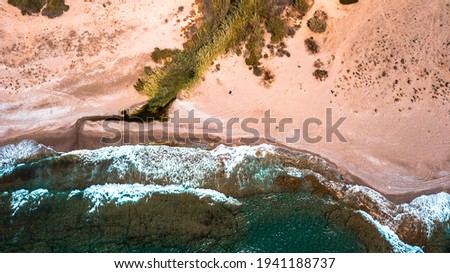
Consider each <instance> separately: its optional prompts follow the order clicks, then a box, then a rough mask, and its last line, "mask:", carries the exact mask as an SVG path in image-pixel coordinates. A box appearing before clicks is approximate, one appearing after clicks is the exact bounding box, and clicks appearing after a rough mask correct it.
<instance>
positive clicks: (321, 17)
mask: <svg viewBox="0 0 450 273" xmlns="http://www.w3.org/2000/svg"><path fill="white" fill-rule="evenodd" d="M327 19H328V15H327V14H326V12H325V11H322V10H316V12H314V16H313V18H311V19H309V20H308V27H309V29H311V31H312V32H315V33H322V32H325V31H326V30H327Z"/></svg>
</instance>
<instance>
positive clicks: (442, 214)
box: [401, 192, 450, 237]
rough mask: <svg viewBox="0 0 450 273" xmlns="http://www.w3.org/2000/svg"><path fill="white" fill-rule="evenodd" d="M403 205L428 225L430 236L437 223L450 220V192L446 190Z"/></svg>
mask: <svg viewBox="0 0 450 273" xmlns="http://www.w3.org/2000/svg"><path fill="white" fill-rule="evenodd" d="M401 206H402V207H403V209H404V210H405V211H406V212H407V213H409V214H413V215H415V216H416V217H417V218H419V219H420V220H421V221H422V222H423V223H424V224H425V225H426V228H427V236H428V237H430V236H431V235H432V234H433V231H434V229H435V227H436V224H437V223H449V222H450V194H448V193H445V192H441V193H438V194H433V195H424V196H420V197H418V198H416V199H414V200H413V201H412V202H411V203H409V204H403V205H401Z"/></svg>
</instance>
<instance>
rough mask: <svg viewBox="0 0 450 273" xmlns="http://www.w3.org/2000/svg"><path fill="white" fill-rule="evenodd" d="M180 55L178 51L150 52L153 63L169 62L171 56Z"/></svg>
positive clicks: (158, 49) (156, 49) (157, 50)
mask: <svg viewBox="0 0 450 273" xmlns="http://www.w3.org/2000/svg"><path fill="white" fill-rule="evenodd" d="M178 53H180V50H179V49H168V48H166V49H160V48H158V47H157V48H155V50H154V51H153V52H152V60H153V61H154V62H155V63H163V62H165V61H170V60H171V59H172V58H173V56H175V55H176V54H178Z"/></svg>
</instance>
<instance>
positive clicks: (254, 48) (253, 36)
mask: <svg viewBox="0 0 450 273" xmlns="http://www.w3.org/2000/svg"><path fill="white" fill-rule="evenodd" d="M250 29H251V33H250V35H249V38H248V42H247V44H246V45H245V48H246V49H247V54H249V56H248V57H247V58H246V59H245V63H246V64H247V65H251V66H258V65H260V62H259V60H260V59H261V58H262V57H263V56H262V51H263V48H264V44H265V42H264V30H263V29H262V27H261V25H260V24H259V22H257V21H253V22H252V23H251V26H250Z"/></svg>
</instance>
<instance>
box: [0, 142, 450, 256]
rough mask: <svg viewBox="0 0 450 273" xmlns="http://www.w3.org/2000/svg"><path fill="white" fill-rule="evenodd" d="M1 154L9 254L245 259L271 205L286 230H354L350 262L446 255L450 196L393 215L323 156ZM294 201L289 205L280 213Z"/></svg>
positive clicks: (1, 246) (134, 149) (261, 151)
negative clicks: (366, 257) (305, 222)
mask: <svg viewBox="0 0 450 273" xmlns="http://www.w3.org/2000/svg"><path fill="white" fill-rule="evenodd" d="M0 151H1V156H0V159H1V164H2V165H1V169H0V193H1V198H0V211H1V218H2V226H1V234H2V236H1V241H0V251H6V252H10V251H14V252H15V251H23V252H36V251H37V252H117V251H121V252H131V251H182V252H185V251H187V252H197V251H213V252H217V251H228V252H230V251H231V252H233V251H241V250H242V249H246V248H245V244H246V242H247V241H248V240H249V239H248V238H249V237H251V232H250V231H249V230H252V226H255V225H256V226H257V224H252V223H255V221H256V220H252V219H253V218H255V217H254V215H257V214H258V213H259V212H258V211H262V210H260V209H259V208H261V209H263V207H264V206H262V205H261V206H254V205H252V204H255V202H257V200H260V199H264V198H266V199H267V200H269V201H267V202H266V203H265V204H267V205H269V204H271V205H270V206H273V207H274V208H276V209H277V213H276V214H278V215H290V216H289V217H293V219H294V221H293V222H292V221H291V222H290V223H291V224H289V225H294V226H295V225H296V224H292V223H296V222H295V217H299V216H298V215H309V214H302V213H313V212H314V213H315V214H314V215H315V216H314V217H315V218H314V219H319V220H318V221H319V222H320V221H323V222H324V224H323V225H324V226H330V227H332V228H333V231H332V232H331V233H335V234H340V232H341V231H342V230H345V232H344V231H342V232H341V233H342V234H341V235H342V236H341V235H340V236H341V237H339V238H347V237H349V236H350V235H348V234H349V233H348V232H350V233H351V234H353V235H354V237H355V238H357V240H356V241H355V243H354V244H355V245H358V247H355V248H351V249H353V250H352V251H359V252H361V251H367V252H422V251H425V252H445V251H448V248H449V240H448V238H449V223H450V195H449V194H447V193H439V194H436V195H431V196H422V197H419V198H416V199H415V200H413V201H412V202H410V203H405V204H395V203H392V202H390V201H389V200H387V199H386V198H385V197H383V196H382V195H381V194H379V193H377V192H376V191H374V190H372V189H370V188H367V187H364V186H360V185H356V184H355V183H354V182H353V181H352V180H351V178H349V177H346V176H344V175H343V174H341V173H340V172H339V171H338V169H337V168H336V167H335V166H334V165H332V164H331V163H329V162H327V161H326V160H324V159H322V158H320V157H318V156H314V155H311V154H307V153H303V152H296V151H295V152H294V151H290V150H287V149H284V148H280V147H276V146H271V145H260V146H255V147H248V146H241V147H233V148H232V147H226V146H219V147H217V148H216V149H214V150H206V149H200V148H181V147H168V146H122V147H107V148H102V149H98V150H92V151H88V150H81V151H73V152H69V153H62V154H58V153H55V152H54V151H52V150H51V149H48V148H45V147H44V146H42V145H39V144H37V143H34V142H29V141H26V142H22V143H19V144H17V145H10V146H6V147H4V148H2V149H1V150H0ZM286 194H291V195H290V197H289V198H291V199H288V200H291V201H289V202H292V204H290V203H289V202H284V203H283V202H280V201H276V202H272V203H271V201H270V200H276V199H277V198H278V199H279V198H281V197H280V196H285V195H286ZM248 200H253V201H252V202H250V203H249V201H248ZM308 200H309V201H308ZM311 200H312V201H311ZM242 204H245V205H242ZM281 204H286V205H284V206H282V205H281ZM308 204H309V205H308ZM249 206H250V207H253V208H254V209H253V210H252V211H250V212H249V210H248V207H249ZM290 211H291V212H293V213H290ZM316 216H317V217H316ZM274 217H275V218H274V219H277V218H276V215H274ZM308 217H309V216H308ZM323 219H324V220H323ZM268 221H269V220H268ZM274 221H275V220H274ZM277 221H279V220H277ZM324 230H325V229H324ZM324 232H326V231H324ZM346 234H347V235H346ZM353 235H352V236H353ZM312 236H319V235H312ZM346 236H347V237H346ZM350 237H351V236H350ZM350 237H349V238H350ZM341 240H344V239H341ZM345 240H346V239H345ZM349 240H350V239H349ZM359 245H360V246H359ZM349 249H350V248H349ZM255 251H257V250H255ZM293 251H294V250H293ZM313 251H314V249H313Z"/></svg>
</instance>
